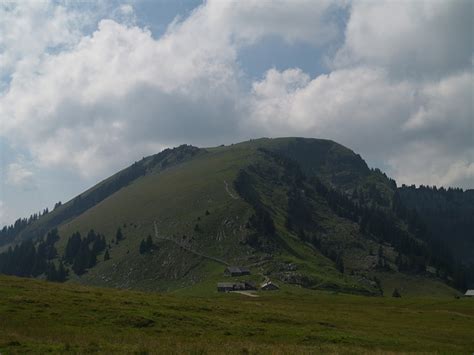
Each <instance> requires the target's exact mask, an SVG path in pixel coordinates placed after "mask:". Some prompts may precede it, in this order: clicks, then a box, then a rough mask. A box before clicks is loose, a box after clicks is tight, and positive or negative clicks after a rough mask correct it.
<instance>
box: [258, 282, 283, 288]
mask: <svg viewBox="0 0 474 355" xmlns="http://www.w3.org/2000/svg"><path fill="white" fill-rule="evenodd" d="M271 286H273V287H276V288H279V287H278V286H277V285H275V284H274V283H273V282H271V281H267V282H264V283H263V284H262V285H261V286H260V288H265V287H271Z"/></svg>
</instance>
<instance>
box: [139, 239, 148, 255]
mask: <svg viewBox="0 0 474 355" xmlns="http://www.w3.org/2000/svg"><path fill="white" fill-rule="evenodd" d="M139 251H140V254H145V253H146V252H147V247H146V242H145V240H143V239H142V241H141V242H140V248H139Z"/></svg>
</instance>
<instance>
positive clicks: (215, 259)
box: [153, 221, 230, 266]
mask: <svg viewBox="0 0 474 355" xmlns="http://www.w3.org/2000/svg"><path fill="white" fill-rule="evenodd" d="M153 224H154V226H155V238H156V239H159V240H167V241H170V242H172V243H174V244H176V245H177V246H178V247H180V248H181V249H184V250H186V251H188V252H190V253H192V254H194V255H197V256H200V257H202V258H206V259H209V260H212V261H215V262H218V263H219V264H223V265H225V266H230V264H229V263H227V262H225V261H224V260H221V259H219V258H215V257H213V256H209V255H205V254H203V253H200V252H197V251H195V250H193V249H191V248H189V247H187V246H184V245H182V244H180V243H178V242H177V241H176V240H174V239H172V238H166V237H160V236H159V235H158V227H157V226H156V221H153Z"/></svg>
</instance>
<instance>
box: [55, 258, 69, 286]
mask: <svg viewBox="0 0 474 355" xmlns="http://www.w3.org/2000/svg"><path fill="white" fill-rule="evenodd" d="M66 279H67V270H66V268H65V267H64V264H63V262H62V261H60V262H59V267H58V272H57V281H58V282H64V281H66Z"/></svg>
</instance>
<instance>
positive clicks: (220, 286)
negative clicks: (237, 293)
mask: <svg viewBox="0 0 474 355" xmlns="http://www.w3.org/2000/svg"><path fill="white" fill-rule="evenodd" d="M234 285H235V284H234V283H233V282H218V283H217V291H218V292H230V291H234Z"/></svg>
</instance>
